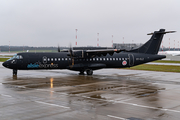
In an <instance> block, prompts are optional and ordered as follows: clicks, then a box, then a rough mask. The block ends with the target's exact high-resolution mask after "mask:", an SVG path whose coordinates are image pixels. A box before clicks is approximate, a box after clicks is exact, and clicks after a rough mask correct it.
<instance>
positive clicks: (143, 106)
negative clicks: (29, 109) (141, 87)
mask: <svg viewBox="0 0 180 120" xmlns="http://www.w3.org/2000/svg"><path fill="white" fill-rule="evenodd" d="M36 90H40V91H47V92H55V91H50V90H44V89H36ZM58 94H61V95H68V94H66V93H58ZM75 96H77V95H75ZM81 97H83V98H87V99H95V100H100V101H106V102H111V103H113V104H116V103H121V104H126V105H132V106H137V107H142V108H149V109H156V110H162V111H169V112H176V113H180V111H178V110H171V109H162V108H157V107H151V106H145V105H139V104H135V103H128V102H126V101H129V100H131V99H132V98H130V99H126V100H121V101H116V100H103V99H97V98H91V97H88V96H81ZM43 103H44V102H43ZM47 104H49V103H47ZM53 105H55V104H53ZM59 107H60V106H59Z"/></svg>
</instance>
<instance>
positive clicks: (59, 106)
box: [34, 101, 69, 109]
mask: <svg viewBox="0 0 180 120" xmlns="http://www.w3.org/2000/svg"><path fill="white" fill-rule="evenodd" d="M34 102H37V103H41V104H45V105H51V106H56V107H62V108H66V109H69V107H65V106H61V105H57V104H51V103H46V102H42V101H34Z"/></svg>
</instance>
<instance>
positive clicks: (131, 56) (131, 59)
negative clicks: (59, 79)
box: [128, 54, 134, 66]
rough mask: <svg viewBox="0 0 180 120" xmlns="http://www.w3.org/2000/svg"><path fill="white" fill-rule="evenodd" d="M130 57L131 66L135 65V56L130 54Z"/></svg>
mask: <svg viewBox="0 0 180 120" xmlns="http://www.w3.org/2000/svg"><path fill="white" fill-rule="evenodd" d="M128 56H129V66H133V65H134V55H133V54H128Z"/></svg>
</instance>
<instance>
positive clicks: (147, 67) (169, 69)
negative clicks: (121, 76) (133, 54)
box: [124, 64, 180, 73]
mask: <svg viewBox="0 0 180 120" xmlns="http://www.w3.org/2000/svg"><path fill="white" fill-rule="evenodd" d="M124 69H130V70H147V71H161V72H178V73H180V66H173V65H148V64H142V65H138V66H134V67H131V68H124Z"/></svg>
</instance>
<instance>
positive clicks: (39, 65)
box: [3, 29, 175, 75]
mask: <svg viewBox="0 0 180 120" xmlns="http://www.w3.org/2000/svg"><path fill="white" fill-rule="evenodd" d="M173 32H175V31H168V32H165V29H160V30H159V31H155V32H154V33H150V34H148V35H152V37H151V39H150V40H149V41H147V42H146V43H145V44H144V45H142V46H141V47H139V48H137V49H133V50H122V49H113V48H111V49H110V48H99V49H97V48H93V47H92V48H90V47H80V48H76V49H72V48H70V49H69V50H62V51H60V49H59V47H58V52H56V53H30V52H26V53H25V52H24V53H18V54H16V55H14V56H13V57H12V58H10V59H9V60H7V61H5V62H4V63H3V66H4V67H6V68H10V69H13V75H17V70H39V69H69V70H73V71H80V73H79V74H84V71H86V73H87V75H92V74H93V70H98V69H102V68H125V67H132V66H136V65H140V64H143V63H147V62H151V61H154V60H159V59H162V58H166V56H164V55H157V53H158V51H159V47H160V44H161V41H162V38H163V36H164V34H166V33H173Z"/></svg>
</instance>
